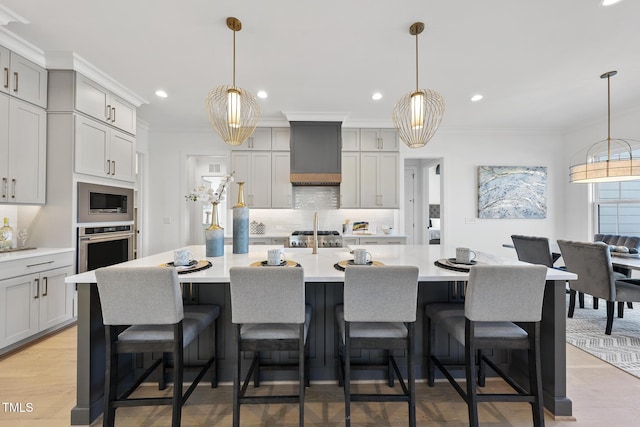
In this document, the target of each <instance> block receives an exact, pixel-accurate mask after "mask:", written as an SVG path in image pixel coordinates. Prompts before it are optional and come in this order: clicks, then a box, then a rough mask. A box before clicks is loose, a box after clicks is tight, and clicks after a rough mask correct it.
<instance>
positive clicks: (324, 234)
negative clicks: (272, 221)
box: [291, 230, 340, 236]
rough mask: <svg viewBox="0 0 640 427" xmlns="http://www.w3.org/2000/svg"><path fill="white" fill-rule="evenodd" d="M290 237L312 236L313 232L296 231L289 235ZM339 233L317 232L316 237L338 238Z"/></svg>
mask: <svg viewBox="0 0 640 427" xmlns="http://www.w3.org/2000/svg"><path fill="white" fill-rule="evenodd" d="M291 235H292V236H313V231H306V230H304V231H299V230H296V231H294V232H293V233H291ZM339 235H340V233H338V232H337V231H318V236H339Z"/></svg>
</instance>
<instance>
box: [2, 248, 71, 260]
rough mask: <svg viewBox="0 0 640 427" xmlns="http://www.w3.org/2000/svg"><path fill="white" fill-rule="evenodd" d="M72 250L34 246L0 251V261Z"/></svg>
mask: <svg viewBox="0 0 640 427" xmlns="http://www.w3.org/2000/svg"><path fill="white" fill-rule="evenodd" d="M74 251H75V249H74V248H34V249H24V250H19V251H10V252H0V263H2V262H5V261H16V260H19V259H25V258H33V257H36V256H43V255H45V256H46V255H55V254H60V253H64V252H74Z"/></svg>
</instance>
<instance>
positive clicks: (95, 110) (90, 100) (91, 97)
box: [76, 73, 111, 122]
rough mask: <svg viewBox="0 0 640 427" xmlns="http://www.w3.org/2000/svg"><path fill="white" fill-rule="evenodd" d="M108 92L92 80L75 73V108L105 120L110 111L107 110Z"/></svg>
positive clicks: (102, 120)
mask: <svg viewBox="0 0 640 427" xmlns="http://www.w3.org/2000/svg"><path fill="white" fill-rule="evenodd" d="M109 97H110V93H109V91H108V90H107V89H105V88H103V87H102V86H100V85H99V84H97V83H95V82H94V81H92V80H90V79H88V78H86V77H85V76H83V75H82V74H80V73H76V110H78V111H82V112H83V113H85V114H87V115H89V116H91V117H94V118H96V119H98V120H100V121H101V122H105V121H106V120H107V118H108V117H109V114H110V112H111V111H107V105H108V106H109V110H110V109H111V104H109Z"/></svg>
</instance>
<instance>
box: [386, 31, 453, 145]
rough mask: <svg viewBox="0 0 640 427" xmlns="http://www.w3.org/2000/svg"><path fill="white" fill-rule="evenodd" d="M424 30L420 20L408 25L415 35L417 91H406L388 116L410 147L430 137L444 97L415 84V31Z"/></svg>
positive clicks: (440, 115)
mask: <svg viewBox="0 0 640 427" xmlns="http://www.w3.org/2000/svg"><path fill="white" fill-rule="evenodd" d="M423 30H424V24H423V23H422V22H416V23H414V24H413V25H411V27H409V33H410V34H411V35H413V36H416V90H415V91H412V92H409V93H407V94H405V95H404V96H403V97H402V98H400V99H399V100H398V102H396V105H395V106H394V107H393V113H392V115H391V119H392V120H393V126H394V127H395V128H396V131H397V132H398V135H399V136H400V139H401V140H402V142H404V143H405V144H406V145H407V146H408V147H409V148H420V147H424V146H425V145H426V144H427V142H429V141H430V140H431V138H433V135H435V133H436V131H437V130H438V127H439V126H440V123H441V122H442V116H443V115H444V98H443V97H442V95H440V93H438V92H436V91H435V90H431V89H419V86H418V34H420V33H422V31H423Z"/></svg>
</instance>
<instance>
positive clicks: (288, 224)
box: [225, 209, 399, 234]
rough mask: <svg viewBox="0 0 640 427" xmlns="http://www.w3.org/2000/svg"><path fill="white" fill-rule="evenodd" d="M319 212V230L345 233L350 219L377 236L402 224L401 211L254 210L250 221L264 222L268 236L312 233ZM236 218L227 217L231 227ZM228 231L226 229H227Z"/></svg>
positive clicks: (250, 212)
mask: <svg viewBox="0 0 640 427" xmlns="http://www.w3.org/2000/svg"><path fill="white" fill-rule="evenodd" d="M315 212H318V229H319V230H336V231H339V232H342V224H344V222H345V220H349V222H350V223H351V224H353V223H354V222H356V221H367V222H369V231H370V232H372V233H376V232H377V231H378V229H379V227H380V226H383V225H386V226H390V227H394V228H396V226H397V223H398V218H397V216H398V212H399V211H398V210H397V209H317V210H307V209H251V210H250V211H249V221H256V222H262V223H263V224H265V226H266V230H265V233H266V234H273V233H276V234H278V233H290V232H292V231H294V230H312V229H313V214H314V213H315ZM232 217H233V215H227V218H228V220H227V227H229V229H230V228H231V227H232ZM225 228H226V227H225Z"/></svg>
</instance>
